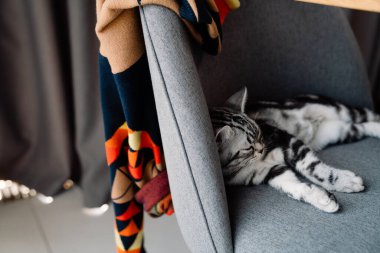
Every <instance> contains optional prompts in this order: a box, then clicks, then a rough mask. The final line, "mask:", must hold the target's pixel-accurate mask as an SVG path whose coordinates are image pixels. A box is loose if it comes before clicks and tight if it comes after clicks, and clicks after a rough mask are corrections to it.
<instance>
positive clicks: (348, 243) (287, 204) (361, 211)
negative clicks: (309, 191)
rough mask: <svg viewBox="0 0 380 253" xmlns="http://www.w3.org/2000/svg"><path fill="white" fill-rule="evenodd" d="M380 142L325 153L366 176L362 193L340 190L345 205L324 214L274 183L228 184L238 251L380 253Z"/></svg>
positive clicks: (330, 161)
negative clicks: (299, 200) (295, 198)
mask: <svg viewBox="0 0 380 253" xmlns="http://www.w3.org/2000/svg"><path fill="white" fill-rule="evenodd" d="M379 154H380V141H379V140H376V139H367V140H363V141H360V142H357V143H353V144H348V145H340V146H335V147H331V148H328V149H326V150H324V151H322V152H321V154H320V157H321V158H322V159H323V160H324V161H325V162H327V163H328V164H331V165H333V166H336V167H338V168H343V169H350V170H352V171H354V172H355V173H357V174H358V175H361V176H362V177H363V179H364V181H365V184H366V186H367V190H366V191H365V192H362V193H354V194H346V193H335V196H336V197H337V200H338V202H339V203H340V204H341V207H342V210H341V211H340V212H339V213H336V214H327V213H323V212H321V211H319V210H317V209H316V208H314V207H312V206H310V205H307V204H304V203H301V202H298V201H295V200H292V199H290V198H289V197H287V196H286V195H284V194H280V193H279V192H277V191H276V190H274V189H272V188H271V187H269V186H266V185H262V186H254V187H231V188H229V189H228V202H229V206H230V214H231V223H232V225H231V226H232V232H233V237H234V247H235V252H236V253H239V252H292V253H295V252H363V253H364V252H380V235H379V231H380V198H379V196H380V157H379Z"/></svg>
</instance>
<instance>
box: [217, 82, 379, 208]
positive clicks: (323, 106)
mask: <svg viewBox="0 0 380 253" xmlns="http://www.w3.org/2000/svg"><path fill="white" fill-rule="evenodd" d="M246 104H247V89H246V88H243V89H242V90H240V91H239V92H237V93H235V94H234V95H233V96H232V97H230V98H229V99H228V100H227V102H226V103H225V106H224V107H219V108H213V109H212V110H211V111H210V115H211V120H212V123H213V127H214V132H215V140H216V143H217V147H218V152H219V156H220V160H221V164H222V169H223V175H224V178H225V182H226V183H227V184H229V185H258V184H262V183H266V184H268V185H270V186H272V187H273V188H275V189H277V190H279V191H281V192H284V193H286V194H287V195H288V196H289V197H291V198H293V199H296V200H300V201H303V202H306V203H309V204H311V205H313V206H315V207H317V208H319V209H321V210H323V211H325V212H329V213H333V212H336V211H338V209H339V204H338V202H337V200H336V198H335V197H334V195H333V194H332V193H330V191H339V192H347V193H350V192H360V191H363V190H364V184H363V180H362V178H361V177H359V176H357V175H355V174H354V173H353V172H351V171H349V170H341V169H338V168H334V167H332V166H329V165H327V164H326V163H324V162H323V161H321V160H320V159H319V158H318V156H317V154H316V152H318V151H320V150H322V149H323V148H325V147H327V146H329V145H333V144H337V143H350V142H354V141H358V140H360V139H363V138H365V137H375V138H380V116H379V115H377V114H375V113H374V112H372V111H370V110H369V109H366V108H353V107H349V106H346V105H343V104H341V103H338V102H336V101H334V100H332V99H329V98H326V97H321V96H316V95H304V96H299V97H296V98H294V99H288V100H285V101H283V102H258V103H255V104H253V105H252V106H249V107H247V108H246ZM297 174H300V175H302V176H303V177H304V178H306V179H307V180H308V181H310V182H304V181H301V180H300V179H299V178H298V176H297Z"/></svg>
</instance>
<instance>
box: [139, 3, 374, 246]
mask: <svg viewBox="0 0 380 253" xmlns="http://www.w3.org/2000/svg"><path fill="white" fill-rule="evenodd" d="M241 5H242V6H241V8H240V9H239V10H237V11H235V12H234V13H232V14H231V15H230V16H229V17H228V18H227V20H226V22H225V24H224V30H223V31H224V34H223V37H224V41H223V50H222V54H221V55H220V56H217V57H213V56H208V55H205V54H203V53H202V52H200V50H199V49H198V48H197V47H196V46H193V45H192V43H193V42H192V40H191V38H189V36H188V34H187V31H186V28H185V27H184V25H183V24H182V23H181V22H180V20H179V19H178V18H177V16H176V15H175V14H173V13H171V12H170V11H169V10H166V9H164V8H162V7H159V6H146V7H143V8H141V9H140V13H141V19H142V24H143V29H144V38H145V43H146V45H147V54H148V59H149V65H150V71H151V75H152V80H153V88H154V94H155V99H156V105H157V110H158V119H159V123H160V128H161V134H162V140H163V146H164V152H165V158H166V163H167V168H168V174H169V181H170V187H171V191H172V196H173V201H174V207H175V210H176V215H177V219H178V223H179V226H180V229H181V232H182V234H183V237H184V239H185V241H186V243H187V245H188V247H189V248H190V250H191V251H192V252H207V253H209V252H380V233H379V232H380V197H379V196H380V168H379V167H380V157H379V154H380V141H379V140H375V139H366V140H363V141H360V142H358V143H354V144H349V145H341V146H335V147H331V148H329V149H327V150H325V151H323V152H321V153H320V156H321V158H323V160H324V161H326V162H327V163H330V164H331V165H334V166H337V167H340V168H344V169H350V170H353V171H354V172H356V173H357V174H359V175H361V176H362V177H363V178H364V180H365V182H366V185H367V187H368V191H366V192H364V193H356V194H344V193H337V194H336V196H337V199H338V201H339V202H340V204H341V205H342V207H343V209H342V211H341V212H339V213H337V214H326V213H323V212H321V211H319V210H317V209H315V208H313V207H312V206H310V205H306V204H303V203H301V202H297V201H294V200H291V199H290V198H288V197H287V196H285V195H281V194H279V193H278V192H275V191H274V190H273V189H271V188H269V187H267V186H265V185H262V186H255V187H229V188H226V187H225V185H224V183H223V178H222V172H221V168H220V164H219V160H218V159H219V158H218V154H217V150H216V147H215V143H214V140H213V132H212V128H211V122H210V118H209V115H208V106H215V105H220V104H221V103H223V101H224V100H225V99H226V98H227V97H228V96H229V95H231V94H232V93H233V92H235V91H237V90H238V89H239V88H241V87H242V86H243V85H245V86H247V87H248V90H249V99H250V100H251V101H253V100H258V99H279V98H286V97H290V96H293V95H296V94H302V93H316V94H322V95H328V96H330V97H333V98H335V99H337V100H339V101H341V102H344V103H347V104H350V105H355V106H367V107H372V101H371V94H370V90H369V84H368V80H367V75H366V71H365V68H364V66H363V62H362V59H361V55H360V52H359V50H358V46H357V44H356V42H355V39H354V37H353V34H352V32H351V30H350V28H349V24H348V22H347V20H346V18H345V16H344V13H343V12H342V11H341V10H339V9H335V8H330V7H321V6H314V5H308V4H301V3H297V2H294V1H291V0H249V1H248V0H247V1H242V3H241Z"/></svg>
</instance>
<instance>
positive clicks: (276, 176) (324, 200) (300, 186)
mask: <svg viewBox="0 0 380 253" xmlns="http://www.w3.org/2000/svg"><path fill="white" fill-rule="evenodd" d="M265 181H266V182H267V183H268V184H269V185H270V186H272V187H273V188H275V189H277V190H279V191H281V192H285V193H286V194H287V195H288V196H289V197H291V198H293V199H296V200H300V201H304V202H306V203H309V204H311V205H313V206H315V207H317V208H319V209H321V210H322V211H325V212H328V213H333V212H336V211H338V209H339V204H338V203H337V201H336V199H335V197H334V195H333V194H331V193H329V192H327V191H326V190H324V189H322V188H320V187H318V186H316V185H314V184H307V183H303V182H301V181H300V180H299V179H298V178H297V176H296V174H295V173H294V171H292V170H291V169H290V168H289V167H286V166H282V165H278V166H275V167H273V168H272V169H271V170H270V172H269V173H268V175H267V178H266V180H265Z"/></svg>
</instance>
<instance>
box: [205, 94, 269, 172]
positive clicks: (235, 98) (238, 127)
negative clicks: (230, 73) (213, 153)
mask: <svg viewBox="0 0 380 253" xmlns="http://www.w3.org/2000/svg"><path fill="white" fill-rule="evenodd" d="M247 93H248V92H247V88H246V87H244V88H243V89H241V90H240V91H238V92H237V93H235V94H234V95H232V96H231V97H230V98H229V99H228V100H227V101H226V103H225V105H224V106H223V107H219V108H214V109H213V110H212V111H211V120H212V123H213V126H214V130H215V141H216V143H217V147H218V152H219V156H220V160H221V163H222V167H224V166H227V165H229V166H231V164H234V163H236V164H237V165H238V163H241V162H243V161H248V160H251V159H257V158H259V157H260V156H261V155H262V153H263V148H264V145H263V143H262V138H261V131H260V128H259V126H258V125H257V124H256V122H255V121H254V120H252V119H251V118H249V117H248V115H247V114H245V113H244V110H245V106H246V103H247V97H248V94H247Z"/></svg>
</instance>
